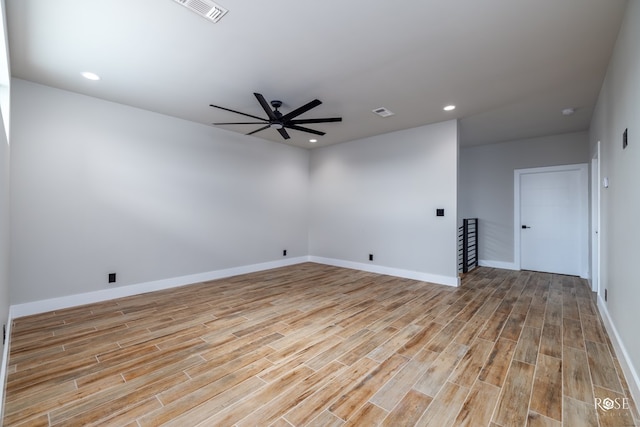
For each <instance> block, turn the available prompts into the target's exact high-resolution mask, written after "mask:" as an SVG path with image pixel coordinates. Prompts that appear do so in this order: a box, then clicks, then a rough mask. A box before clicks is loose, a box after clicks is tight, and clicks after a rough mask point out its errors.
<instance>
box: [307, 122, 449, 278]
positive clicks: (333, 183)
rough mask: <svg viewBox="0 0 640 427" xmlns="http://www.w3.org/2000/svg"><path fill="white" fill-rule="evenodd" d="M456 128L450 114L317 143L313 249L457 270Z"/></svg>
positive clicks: (420, 268) (406, 266) (405, 266)
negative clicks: (330, 143) (441, 212)
mask: <svg viewBox="0 0 640 427" xmlns="http://www.w3.org/2000/svg"><path fill="white" fill-rule="evenodd" d="M457 135H458V133H457V123H456V121H448V122H443V123H438V124H434V125H429V126H423V127H418V128H414V129H408V130H404V131H399V132H393V133H388V134H385V135H380V136H375V137H370V138H365V139H361V140H356V141H351V142H348V143H344V144H338V145H333V146H329V147H323V148H319V149H316V150H313V151H312V152H311V167H310V178H309V179H310V197H311V204H310V225H309V252H310V255H311V256H316V257H322V258H330V259H337V260H343V261H351V262H357V263H371V264H375V265H380V266H385V267H390V268H396V269H401V270H408V271H415V272H422V273H428V274H433V275H440V276H447V277H457V265H456V264H457V259H456V253H457V247H456V232H457V231H456V218H457V216H456V205H457V202H456V200H457V199H456V187H457V152H458V140H457V138H458V136H457ZM437 208H442V209H444V210H445V216H444V217H437V216H436V209H437ZM369 254H373V257H374V258H373V261H369V258H368V257H369Z"/></svg>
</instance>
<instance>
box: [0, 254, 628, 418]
mask: <svg viewBox="0 0 640 427" xmlns="http://www.w3.org/2000/svg"><path fill="white" fill-rule="evenodd" d="M11 340H12V341H11V349H10V362H9V364H10V366H9V375H8V382H7V390H6V404H5V415H4V425H6V426H15V425H29V426H49V425H65V426H68V425H82V426H86V425H101V426H102V425H114V426H155V425H172V426H196V425H202V426H210V425H223V426H232V425H237V426H270V425H271V426H278V427H284V426H291V425H294V426H303V425H307V426H369V425H384V426H411V425H419V426H437V427H443V426H492V427H497V426H503V427H511V426H525V425H528V426H571V427H573V426H580V427H582V426H616V427H619V426H631V425H634V418H635V419H636V422H637V419H638V413H637V411H636V409H635V406H634V405H633V402H632V401H631V400H630V397H631V396H630V393H629V391H628V386H627V383H626V382H625V379H624V377H623V376H622V374H621V368H620V364H619V362H618V359H617V358H616V356H615V354H614V353H613V347H612V345H611V343H610V340H609V338H608V336H607V334H606V332H605V329H604V327H603V325H602V322H601V319H600V317H599V314H598V311H597V309H596V306H595V304H594V299H593V296H592V293H591V292H590V290H589V289H588V288H587V285H586V283H585V282H584V281H583V280H581V279H578V278H575V277H568V276H559V275H551V274H545V273H532V272H514V271H504V270H495V269H489V268H479V269H476V270H474V271H473V272H471V273H469V274H467V275H466V276H465V277H464V278H463V284H462V286H461V287H459V288H453V287H447V286H439V285H433V284H429V283H424V282H418V281H413V280H408V279H399V278H395V277H390V276H383V275H376V274H371V273H366V272H361V271H355V270H348V269H342V268H336V267H329V266H323V265H319V264H312V263H306V264H300V265H296V266H291V267H286V268H280V269H275V270H270V271H264V272H259V273H253V274H247V275H243V276H238V277H233V278H229V279H223V280H218V281H212V282H207V283H201V284H196V285H191V286H186V287H182V288H177V289H172V290H167V291H160V292H154V293H149V294H144V295H139V296H134V297H128V298H123V299H118V300H113V301H109V302H104V303H99V304H92V305H86V306H82V307H77V308H72V309H67V310H60V311H57V312H53V313H46V314H41V315H36V316H30V317H23V318H19V319H16V320H15V321H14V324H13V330H12V338H11ZM596 398H597V399H601V401H604V399H606V398H609V399H612V400H611V402H617V403H619V406H623V404H624V403H625V402H628V404H629V405H630V406H629V408H622V407H621V408H619V409H618V408H612V409H609V410H607V409H608V408H607V406H606V405H605V406H601V407H599V408H598V407H597V406H596V405H595V404H594V399H596ZM625 398H626V399H629V400H628V401H624V400H623V399H625ZM616 399H618V400H616Z"/></svg>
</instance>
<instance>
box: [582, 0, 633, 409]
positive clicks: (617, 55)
mask: <svg viewBox="0 0 640 427" xmlns="http://www.w3.org/2000/svg"><path fill="white" fill-rule="evenodd" d="M638 40H640V2H639V1H630V2H629V4H628V6H627V11H626V14H625V17H624V20H623V23H622V27H621V30H620V33H619V35H618V40H617V42H616V47H615V50H614V53H613V56H612V58H611V62H610V63H609V68H608V70H607V75H606V78H605V80H604V83H603V86H602V89H601V91H600V95H599V98H598V103H597V106H596V109H595V112H594V117H593V120H592V123H591V130H590V142H591V150H592V154H593V155H595V150H596V144H597V141H601V158H600V159H601V176H602V177H608V178H609V183H610V184H609V188H601V192H600V195H601V228H600V239H601V242H600V245H601V276H600V279H601V282H600V286H601V289H607V291H608V292H607V294H608V301H607V302H604V300H603V298H604V295H603V294H602V293H601V294H600V298H601V300H600V302H601V307H602V308H603V309H604V311H605V313H606V314H607V316H609V317H610V320H611V323H612V324H613V326H614V328H615V330H616V331H615V333H616V334H618V335H619V339H620V342H621V343H622V345H623V347H624V349H623V352H624V353H626V358H627V360H628V362H629V364H630V371H629V372H628V374H630V375H631V376H633V377H634V380H635V384H636V393H637V394H636V399H638V398H640V392H639V391H638V390H639V389H640V378H639V373H640V338H639V337H640V335H639V334H638V325H639V324H640V310H638V304H639V303H640V285H639V280H638V267H637V263H638V255H639V254H640V246H638V242H640V227H638V219H639V218H640V190H639V189H638V183H640V49H638ZM625 128H628V129H629V131H628V132H629V145H628V147H627V148H626V149H624V150H623V149H622V133H623V131H624V130H625ZM627 378H629V375H627ZM636 403H637V400H636Z"/></svg>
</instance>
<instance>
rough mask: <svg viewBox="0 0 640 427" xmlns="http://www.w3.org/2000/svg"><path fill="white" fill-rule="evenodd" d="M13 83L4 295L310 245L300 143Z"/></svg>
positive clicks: (189, 269) (137, 277)
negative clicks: (8, 271) (8, 273)
mask: <svg viewBox="0 0 640 427" xmlns="http://www.w3.org/2000/svg"><path fill="white" fill-rule="evenodd" d="M12 83H13V84H12V107H13V110H12V145H11V148H12V150H11V165H12V174H11V195H12V198H11V215H12V220H11V233H12V245H11V267H12V268H11V301H12V303H13V304H16V303H24V302H29V301H36V300H43V299H48V298H55V297H61V296H65V295H71V294H78V293H84V292H91V291H97V290H102V289H107V288H109V287H112V286H113V284H112V285H111V286H110V285H109V284H108V283H107V275H108V273H110V272H116V273H117V277H118V280H117V283H116V284H115V285H116V286H123V285H129V284H136V283H142V282H148V281H153V280H159V279H165V278H171V277H179V276H185V275H191V274H196V273H202V272H208V271H215V270H220V269H226V268H231V267H236V266H244V265H249V264H256V263H262V262H267V261H271V260H278V259H282V250H283V249H287V250H288V256H289V257H296V256H304V255H306V254H307V248H308V241H307V228H308V226H307V205H308V199H307V197H308V196H307V187H308V167H309V153H308V151H306V150H303V149H299V148H295V147H291V146H286V145H284V144H278V143H274V142H268V141H264V140H259V139H257V138H253V137H246V136H244V135H240V134H236V133H232V132H227V131H223V130H220V129H216V128H213V127H211V126H204V125H199V124H194V123H191V122H187V121H184V120H179V119H175V118H172V117H167V116H163V115H159V114H156V113H151V112H148V111H144V110H139V109H134V108H131V107H127V106H123V105H120V104H115V103H110V102H105V101H102V100H98V99H95V98H91V97H87V96H82V95H78V94H75V93H71V92H66V91H62V90H58V89H54V88H50V87H47V86H41V85H37V84H34V83H30V82H26V81H22V80H14V81H13V82H12Z"/></svg>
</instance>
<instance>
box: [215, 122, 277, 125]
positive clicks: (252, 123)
mask: <svg viewBox="0 0 640 427" xmlns="http://www.w3.org/2000/svg"><path fill="white" fill-rule="evenodd" d="M267 123H268V122H232V123H213V124H214V125H264V124H267Z"/></svg>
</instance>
